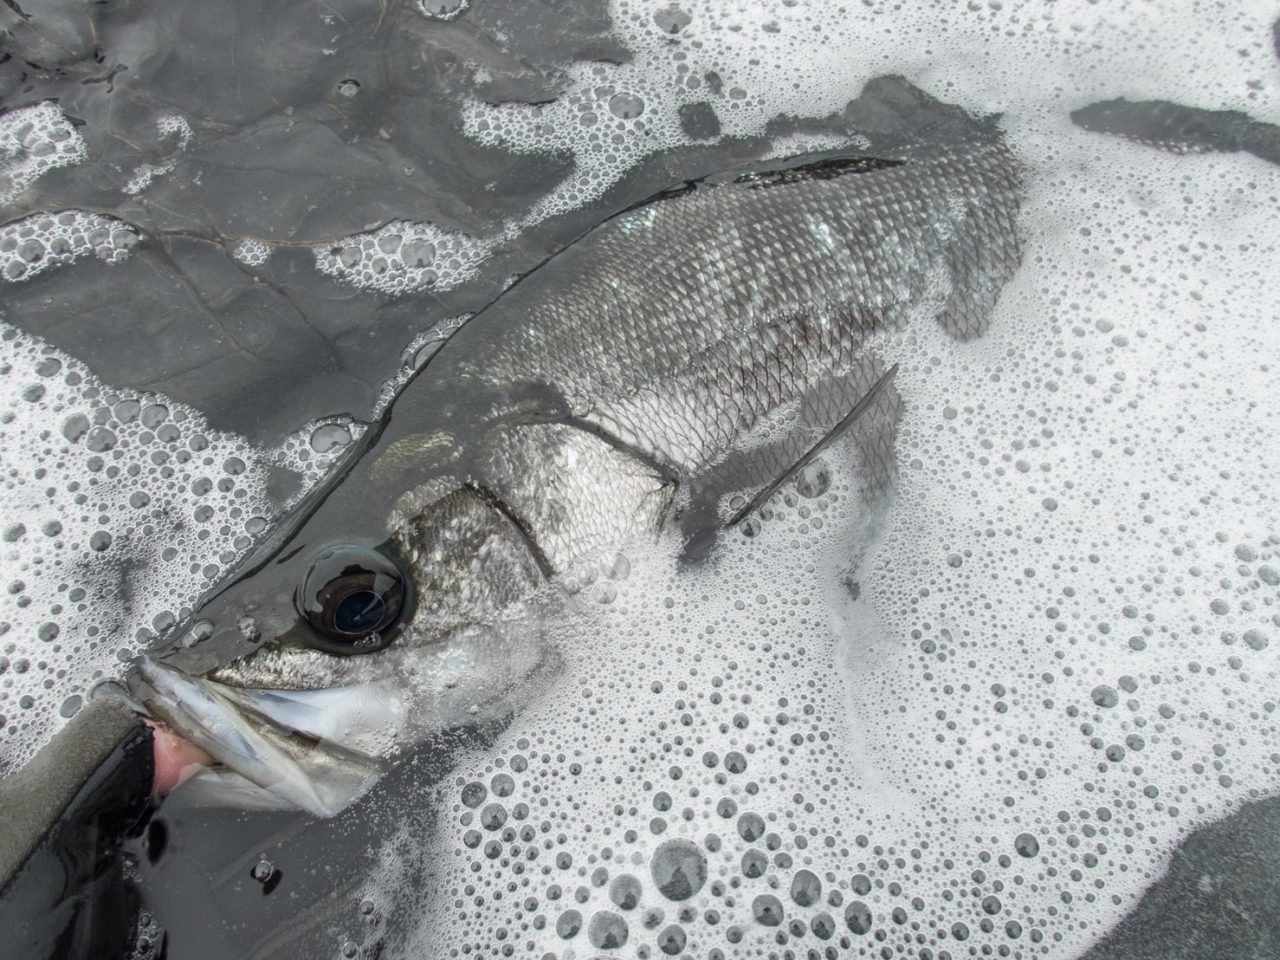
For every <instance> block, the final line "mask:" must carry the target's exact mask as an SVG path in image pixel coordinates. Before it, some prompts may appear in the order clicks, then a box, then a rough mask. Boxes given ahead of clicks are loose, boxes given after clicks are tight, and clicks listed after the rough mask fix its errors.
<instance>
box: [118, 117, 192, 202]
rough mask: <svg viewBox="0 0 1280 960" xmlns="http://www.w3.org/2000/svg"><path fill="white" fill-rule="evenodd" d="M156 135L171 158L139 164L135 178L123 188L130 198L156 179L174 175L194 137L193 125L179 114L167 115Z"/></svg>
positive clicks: (158, 122) (159, 125)
mask: <svg viewBox="0 0 1280 960" xmlns="http://www.w3.org/2000/svg"><path fill="white" fill-rule="evenodd" d="M156 134H157V138H158V139H159V141H160V143H161V144H162V145H163V146H164V147H165V148H166V150H167V152H168V153H169V154H170V156H169V158H168V159H167V160H164V161H162V162H160V163H143V164H139V165H138V166H137V167H136V168H135V169H134V171H133V176H131V177H130V178H129V181H128V183H126V184H125V185H124V188H123V192H124V193H126V194H128V195H129V196H136V195H137V194H139V193H141V192H142V191H143V190H145V189H147V187H149V186H151V183H152V181H154V180H155V178H156V177H160V176H164V175H165V174H167V173H172V172H173V169H174V167H176V166H177V164H178V160H177V156H178V154H180V153H182V152H183V151H184V150H186V149H187V147H188V146H189V145H190V143H191V137H192V135H193V134H192V130H191V124H190V123H188V122H187V119H186V118H185V117H183V116H179V115H178V114H167V115H165V116H163V117H160V118H159V119H158V120H157V121H156Z"/></svg>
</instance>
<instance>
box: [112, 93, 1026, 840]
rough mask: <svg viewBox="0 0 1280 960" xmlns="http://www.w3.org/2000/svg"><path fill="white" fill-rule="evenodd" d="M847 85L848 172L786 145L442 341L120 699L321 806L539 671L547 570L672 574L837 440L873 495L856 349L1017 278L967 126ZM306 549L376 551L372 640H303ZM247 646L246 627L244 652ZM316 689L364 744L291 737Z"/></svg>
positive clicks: (890, 424)
mask: <svg viewBox="0 0 1280 960" xmlns="http://www.w3.org/2000/svg"><path fill="white" fill-rule="evenodd" d="M864 98H865V99H866V103H864V104H862V106H861V107H860V108H859V109H858V110H855V105H851V106H850V113H849V116H850V117H858V116H861V118H862V120H864V121H865V122H866V123H867V124H868V126H869V129H870V131H871V132H877V137H871V138H870V139H871V142H873V143H876V142H877V141H880V143H879V146H878V147H877V155H875V156H873V157H867V156H858V157H851V156H831V155H828V156H824V157H820V158H812V157H809V158H798V159H795V160H793V161H790V162H787V163H784V164H777V165H774V166H775V168H774V169H767V170H761V169H757V170H754V171H748V172H746V173H745V174H744V173H738V174H737V175H736V176H735V175H730V176H727V177H718V178H715V179H714V180H713V181H708V182H706V183H703V184H699V185H695V186H691V187H689V188H687V189H685V190H683V191H682V192H680V193H678V194H675V195H667V196H664V197H662V198H659V199H656V200H654V201H651V202H649V203H648V204H645V205H643V206H640V207H637V208H634V209H631V210H629V211H626V212H624V213H622V214H619V215H617V216H615V217H613V218H611V219H609V220H606V221H605V222H603V223H602V224H600V225H599V226H597V227H596V228H594V229H593V230H591V231H589V232H588V233H587V234H585V235H584V236H583V237H581V238H580V239H579V240H578V241H577V242H576V243H574V244H572V245H571V246H569V247H568V248H566V249H565V250H563V251H561V252H560V253H558V254H556V255H555V256H554V257H552V258H551V259H550V260H548V261H547V262H546V263H545V264H543V265H542V266H541V267H539V268H538V269H537V270H535V271H533V272H532V273H530V274H528V275H527V276H525V277H524V278H522V279H521V281H520V282H519V283H517V284H515V285H514V286H513V287H512V288H511V289H510V290H508V291H507V292H506V293H505V294H504V295H503V296H502V297H500V298H499V299H498V300H496V301H495V302H494V303H493V304H492V305H490V306H489V307H488V308H487V309H485V310H484V311H482V312H481V313H480V314H478V315H477V316H476V317H474V318H473V319H472V320H470V321H469V322H468V323H467V324H465V325H464V326H463V327H462V328H461V329H460V330H459V331H458V332H457V333H455V334H454V335H453V336H452V337H451V338H450V339H449V340H448V342H446V343H445V345H444V346H443V347H442V348H441V349H440V350H439V352H437V353H436V354H435V355H434V356H433V357H432V358H431V359H430V361H429V362H428V363H427V365H426V367H425V368H424V369H423V370H422V371H421V372H420V373H419V375H418V376H416V377H415V378H414V379H413V380H412V381H411V382H410V383H409V384H408V385H407V386H406V387H405V389H404V390H403V391H402V393H401V394H400V395H399V396H398V397H397V398H396V400H395V402H394V404H393V405H392V406H391V408H390V410H389V412H388V414H387V419H386V420H385V422H384V423H383V424H381V425H380V430H379V431H378V432H376V433H374V434H372V436H374V437H376V438H377V442H376V444H375V445H374V446H373V447H372V449H370V450H369V451H368V452H367V454H366V455H365V456H364V457H363V458H362V459H361V460H360V461H358V462H356V463H355V464H354V465H353V466H352V467H351V469H350V472H349V473H347V474H346V475H345V477H344V478H343V479H342V481H341V482H339V483H336V484H335V485H334V486H332V487H331V488H330V489H328V490H327V491H326V492H325V494H324V499H323V501H322V502H320V503H318V504H317V505H316V506H315V509H314V510H313V511H312V512H310V513H307V514H306V515H305V516H304V517H303V519H302V520H301V522H300V523H299V524H298V525H297V526H296V527H294V528H292V529H291V530H290V531H289V532H288V534H287V536H282V537H280V538H278V540H277V542H276V544H275V545H274V546H272V547H271V548H270V550H267V551H266V552H267V554H268V555H267V556H265V557H259V558H256V559H255V560H254V561H253V566H252V567H251V575H247V576H244V577H242V578H240V579H239V580H237V581H235V582H233V583H232V584H231V585H230V586H229V587H227V588H226V589H225V590H223V591H222V592H220V593H218V594H216V595H215V596H214V597H212V598H211V599H210V600H209V601H207V602H206V604H205V606H204V607H203V608H202V609H201V610H200V611H198V612H197V616H200V617H203V618H207V619H208V621H209V622H210V623H212V624H214V634H213V636H212V638H211V639H210V640H206V641H204V642H203V644H201V645H200V647H198V648H197V649H194V650H192V651H187V652H186V654H187V655H189V657H190V658H191V660H192V663H191V665H189V666H183V665H182V663H181V657H182V656H183V655H184V654H183V652H181V651H179V652H178V653H177V654H175V658H174V662H173V663H172V664H166V665H157V664H155V663H154V662H153V661H150V660H148V661H146V663H145V665H144V666H143V667H140V670H139V674H140V676H141V678H142V679H141V680H140V681H139V682H138V683H137V684H136V686H137V690H136V694H137V696H138V699H139V700H141V701H142V702H144V703H146V704H148V705H149V707H150V708H151V709H152V710H154V711H155V712H156V714H157V715H158V716H161V717H163V718H164V719H165V720H166V721H167V722H169V723H170V724H171V725H172V726H173V727H174V728H175V729H176V730H177V731H179V732H180V733H182V734H183V735H184V736H186V737H188V739H191V740H192V741H193V742H195V743H197V744H198V745H199V746H201V747H202V748H203V749H205V750H207V751H208V752H209V754H210V755H212V756H213V757H215V758H217V759H219V760H221V761H222V762H223V763H225V764H226V765H227V766H228V767H230V768H231V769H232V770H236V771H238V772H239V773H240V774H241V775H242V776H243V777H245V778H248V779H249V780H251V781H252V782H253V783H255V784H257V786H258V787H260V788H263V789H264V790H266V791H267V792H268V793H269V794H272V795H274V796H276V797H278V798H283V799H285V800H287V801H290V802H293V803H297V804H301V805H303V806H305V807H307V809H310V810H312V812H314V813H317V814H320V815H326V816H327V815H331V814H332V813H333V812H335V811H336V810H338V809H340V808H341V807H342V806H343V805H344V804H345V803H348V802H350V800H351V799H353V798H354V797H355V796H356V795H358V793H359V791H360V790H362V789H364V788H365V787H366V786H367V785H368V784H369V783H370V782H372V778H373V777H374V776H375V775H376V774H375V773H374V772H371V771H376V769H378V768H379V765H380V764H382V763H384V762H387V761H389V759H390V758H391V757H392V756H393V755H395V754H396V753H397V752H398V751H402V750H404V749H405V748H407V747H409V746H411V745H412V744H414V743H416V742H418V741H420V740H422V739H424V738H426V737H428V736H430V735H432V734H433V733H435V732H438V731H440V730H442V729H447V728H450V727H456V726H464V725H468V724H474V723H476V722H478V718H483V717H503V716H508V715H509V714H510V712H511V711H512V710H514V709H517V708H518V706H517V702H518V700H519V698H520V697H521V696H524V695H526V694H523V693H521V692H520V691H523V690H526V689H527V688H528V687H529V684H528V682H527V681H528V678H529V677H530V676H531V675H532V674H534V673H536V672H544V671H545V670H546V669H549V667H548V665H549V664H552V663H553V662H554V660H555V650H554V648H553V646H552V645H551V644H550V642H549V640H547V639H546V638H545V637H544V636H543V634H542V629H541V627H540V623H541V618H542V617H543V616H544V614H546V613H547V611H549V610H551V609H559V608H560V605H561V604H562V603H564V602H567V601H566V600H565V596H564V595H563V592H562V591H559V590H558V588H557V585H556V584H557V581H559V580H560V579H562V578H564V577H566V576H567V575H575V576H576V575H577V574H578V573H579V572H582V573H585V574H587V575H588V576H590V574H589V568H590V566H591V565H592V564H595V563H596V562H597V561H599V560H602V559H605V558H607V556H608V555H609V553H610V552H612V551H616V550H617V549H619V548H620V547H622V546H623V545H624V544H625V543H626V542H627V540H628V538H631V537H636V536H643V537H649V538H652V537H653V536H654V535H655V534H656V533H657V532H658V531H659V530H661V529H662V528H663V527H664V526H666V525H669V524H675V523H678V525H679V534H680V536H682V537H683V543H684V551H683V554H682V556H683V559H684V561H685V562H697V561H698V560H700V559H701V558H704V557H706V556H707V555H708V554H709V551H710V550H711V549H712V548H713V547H714V544H715V539H716V536H717V535H718V533H719V532H720V531H722V530H723V529H724V528H725V527H726V525H733V524H736V523H737V522H738V521H739V520H741V519H743V518H744V517H745V515H746V514H747V513H749V512H750V510H751V509H753V508H754V507H756V506H757V505H758V504H760V503H763V502H764V499H766V498H767V497H768V496H769V495H770V494H771V492H772V491H773V490H774V489H775V488H776V485H777V484H778V483H779V482H781V481H782V480H785V479H787V478H789V477H790V476H792V472H793V471H794V469H795V468H796V467H797V466H798V465H802V464H804V463H805V462H806V459H807V458H808V457H809V456H811V455H812V453H813V452H814V451H815V450H818V449H820V448H821V447H822V445H823V444H825V443H827V442H828V441H830V440H831V439H832V438H833V437H834V436H836V435H837V434H838V435H840V436H842V437H845V438H846V439H847V440H848V441H849V442H850V443H851V445H852V448H853V450H854V452H855V454H856V459H855V461H854V462H855V463H856V465H857V466H856V470H857V475H856V476H851V477H847V478H845V480H846V482H847V484H848V486H849V487H851V488H852V489H853V490H854V491H855V495H856V496H860V497H862V498H863V500H864V502H866V503H870V502H874V501H876V500H877V499H878V498H879V497H880V495H881V494H882V493H883V492H884V491H885V489H886V488H887V487H888V486H889V485H890V482H891V479H892V476H893V441H894V436H895V433H896V430H897V423H898V419H899V412H900V409H901V403H902V399H901V398H900V397H899V396H898V394H897V393H896V391H895V390H894V388H893V383H892V381H893V369H888V370H886V360H885V358H882V357H880V356H878V355H877V353H876V350H875V349H873V348H872V345H871V342H870V341H871V338H872V337H873V336H876V335H878V334H879V333H880V332H881V331H892V330H897V329H901V328H903V327H904V326H907V325H910V324H913V323H934V322H936V323H939V324H941V326H942V328H943V329H944V330H945V331H946V332H947V333H948V334H950V335H951V336H954V337H957V338H961V339H964V338H970V337H973V336H976V335H978V334H980V333H981V332H982V330H983V329H984V327H985V325H986V323H987V322H988V319H989V316H990V313H991V309H992V307H993V306H994V304H995V302H996V299H997V297H998V296H999V293H1000V290H1001V288H1002V287H1003V285H1004V283H1005V282H1006V281H1007V280H1008V278H1009V277H1010V276H1011V275H1012V274H1013V272H1014V270H1016V269H1017V266H1018V263H1019V257H1020V247H1019V240H1018V234H1017V229H1016V218H1017V214H1018V207H1019V202H1020V194H1019V189H1020V187H1019V184H1020V170H1019V166H1018V164H1017V162H1016V161H1015V159H1014V158H1013V157H1012V155H1011V154H1010V153H1009V151H1008V149H1007V147H1006V146H1005V144H1004V141H1003V138H1002V135H1001V133H1000V131H999V129H998V128H997V126H996V125H995V123H994V122H993V120H992V119H990V118H972V117H969V116H968V115H966V114H963V113H962V112H961V111H959V110H958V109H957V108H954V107H947V106H945V105H942V104H939V103H937V102H936V101H933V100H931V99H930V98H928V97H927V96H925V95H924V94H921V93H920V92H919V91H915V90H913V89H912V88H910V87H909V85H907V84H906V83H905V82H904V81H901V80H898V79H892V78H890V79H885V80H881V81H876V82H875V83H873V84H870V85H868V93H866V94H864ZM859 110H861V113H859ZM913 125H915V126H916V127H918V128H919V131H918V132H919V133H920V134H921V135H919V136H909V135H905V134H902V133H901V132H897V133H894V132H892V131H893V130H895V129H898V128H901V129H905V130H910V129H911V128H912V127H913ZM925 134H933V136H929V135H925ZM735 498H738V499H735ZM748 532H749V531H748ZM342 544H353V545H355V546H354V547H341V546H340V545H342ZM286 548H287V549H286ZM330 548H332V549H339V550H340V549H364V550H369V549H370V548H376V549H378V550H382V551H385V555H386V556H390V557H393V558H395V559H396V562H397V567H396V569H398V570H399V571H400V573H401V576H402V577H403V580H404V581H405V584H406V586H407V590H406V593H407V595H409V596H411V597H412V598H413V600H412V602H411V612H410V613H409V614H408V615H407V616H405V617H403V618H402V620H401V622H400V623H398V624H394V623H393V624H392V625H391V626H390V627H388V628H384V629H388V630H391V631H394V632H392V633H388V634H386V635H383V634H377V635H373V636H372V638H371V642H370V643H369V644H368V648H369V650H371V652H365V653H361V654H359V655H351V656H341V655H336V654H335V652H334V651H333V650H332V649H329V648H324V647H323V646H322V645H319V644H317V643H314V642H308V640H307V637H308V636H311V634H309V633H308V630H310V629H312V628H311V627H308V626H307V624H306V623H304V622H302V621H300V619H299V616H298V611H297V607H296V601H295V600H294V597H295V595H296V591H297V590H298V589H299V584H303V583H305V582H306V580H305V578H306V577H307V576H308V575H309V572H310V571H311V570H312V569H313V564H314V563H316V560H315V558H317V557H320V556H322V555H324V554H322V553H321V552H320V551H321V550H323V549H330ZM271 551H274V553H272V552H271ZM246 621H247V622H249V623H250V624H251V625H252V628H253V629H252V630H250V631H246V630H245V628H244V624H245V623H246ZM246 632H248V633H251V634H252V633H256V634H257V635H259V636H260V637H261V638H262V642H260V643H259V644H258V645H257V646H256V647H254V648H253V649H251V650H250V651H248V652H247V655H246V649H245V648H246V641H245V639H244V635H245V634H246ZM314 639H315V638H314V637H313V640H314ZM362 639H369V638H362ZM384 641H385V642H384ZM211 659H214V660H215V661H216V662H215V663H214V664H212V665H210V663H209V661H210V660H211ZM148 676H150V677H151V678H152V681H148V680H147V679H146V678H147V677H148ZM148 684H150V687H148ZM157 685H158V686H159V687H160V688H163V690H165V691H169V693H168V694H163V693H160V692H158V691H157ZM388 689H390V690H393V691H395V697H394V698H393V699H392V700H388V699H387V697H386V693H385V691H387V690H388ZM233 691H238V692H233ZM273 691H274V692H275V693H277V694H280V693H284V692H289V696H288V697H283V698H282V697H281V696H277V695H273V694H272V692H273ZM379 691H381V692H379ZM371 698H372V699H371ZM179 701H180V702H179ZM286 702H287V704H288V707H287V709H286V708H285V707H282V706H281V704H284V703H286ZM322 702H323V711H330V712H332V711H335V710H339V709H340V711H341V714H340V715H341V716H343V717H349V718H350V722H351V724H352V727H351V728H352V729H353V730H363V731H364V734H362V735H365V736H366V739H365V740H361V741H359V742H358V743H357V742H356V741H354V740H350V738H347V739H344V738H343V736H342V735H340V734H333V735H332V736H333V737H335V738H336V739H334V742H333V743H332V744H331V745H329V744H327V743H326V741H324V740H319V741H317V740H316V739H315V737H314V736H312V737H311V739H308V740H306V743H305V744H304V745H303V746H302V747H300V746H299V745H298V742H297V737H296V736H294V734H295V733H296V732H298V729H299V728H298V727H297V726H296V724H297V723H298V722H301V721H300V720H299V719H298V718H299V717H303V716H314V715H317V711H318V710H320V709H321V708H320V706H319V705H320V704H321V703H322ZM184 703H185V704H189V705H193V706H191V709H190V710H187V709H186V708H184V707H183V706H182V704H184ZM388 704H391V705H393V706H394V709H393V710H391V713H390V714H388V713H387V710H388V709H389V707H388ZM246 705H247V706H246ZM375 707H376V708H379V709H381V711H382V712H377V711H376V710H374V708H375ZM192 711H198V715H197V713H194V712H192ZM370 711H374V713H370ZM375 714H376V716H378V717H384V716H388V715H390V716H393V720H394V724H395V726H394V727H388V729H387V731H386V735H385V737H383V738H382V739H381V740H379V741H378V742H380V743H385V744H386V745H387V747H386V752H385V753H377V752H375V753H369V752H368V748H367V746H366V744H367V742H370V741H368V740H367V734H368V732H369V731H368V729H367V728H368V726H369V724H368V723H366V722H364V720H363V719H362V718H365V717H367V716H373V715H375ZM378 722H383V721H378ZM392 722H393V721H392V720H387V721H385V723H384V725H385V724H391V723H392ZM236 731H239V732H240V733H241V734H242V735H241V736H239V737H236V738H234V740H235V744H238V746H237V747H236V748H235V749H232V746H229V745H224V743H223V739H224V738H225V737H226V736H230V735H231V734H234V733H235V732H236ZM353 736H354V734H353ZM349 740H350V742H348V741H349ZM227 744H231V741H230V740H227ZM246 744H248V745H249V746H246ZM255 744H256V745H257V746H256V747H255V746H253V745H255ZM272 758H274V759H272ZM356 761H359V762H358V763H357V762H356ZM273 771H275V772H273ZM197 779H199V778H197ZM226 779H227V778H226V777H223V778H222V780H221V781H219V782H220V783H222V784H223V785H224V786H225V783H226Z"/></svg>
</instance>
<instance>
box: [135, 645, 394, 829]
mask: <svg viewBox="0 0 1280 960" xmlns="http://www.w3.org/2000/svg"><path fill="white" fill-rule="evenodd" d="M134 667H135V669H134V670H133V671H132V672H131V674H130V677H129V688H130V693H131V694H132V696H133V697H134V698H135V699H136V700H137V701H138V702H139V703H140V704H141V705H142V706H143V707H145V708H146V710H147V711H148V712H149V713H150V714H151V716H152V717H153V718H155V719H157V720H160V721H163V722H164V723H165V724H167V725H168V726H169V727H170V728H172V729H173V731H174V732H176V733H177V734H179V735H180V736H182V737H183V738H185V739H186V740H188V741H190V742H191V743H192V744H194V745H195V746H197V747H199V748H200V749H202V750H204V751H205V752H206V753H207V754H209V756H210V757H212V758H213V760H214V761H216V762H217V763H218V764H219V765H220V767H221V769H219V768H216V767H215V768H213V769H211V770H208V771H201V772H200V773H198V774H197V775H196V776H195V777H194V778H193V782H196V781H204V784H205V785H206V786H210V785H214V784H216V785H217V789H215V791H214V792H215V793H217V792H223V793H232V794H236V795H237V799H238V800H239V801H240V802H243V801H244V798H245V796H246V795H249V794H252V793H254V792H255V789H254V788H257V789H256V792H257V793H262V792H264V791H265V792H266V793H267V794H268V795H269V796H268V797H265V798H264V797H261V796H259V797H258V801H259V803H258V805H265V806H272V805H274V806H281V805H291V806H294V807H299V808H301V809H303V810H305V811H307V812H308V813H311V814H313V815H314V816H317V817H332V816H334V815H335V814H337V813H339V812H341V811H342V810H343V809H345V808H346V807H347V806H349V805H350V804H351V803H353V802H354V801H355V800H356V799H358V798H359V797H360V796H361V795H362V794H363V793H364V792H365V791H367V790H368V789H369V787H371V786H372V785H373V784H374V782H376V781H377V780H378V778H379V777H380V776H381V774H382V773H383V772H384V766H383V763H382V761H381V760H380V759H379V758H380V755H381V754H383V753H384V752H385V749H386V747H387V745H389V744H390V743H392V742H393V741H394V738H395V734H396V732H397V731H398V730H399V729H400V727H401V724H402V721H403V708H402V706H401V703H400V700H399V698H398V697H396V696H395V695H394V693H393V692H392V691H390V690H388V689H383V686H382V685H381V684H363V685H361V686H360V687H328V688H324V689H316V690H266V689H261V690H260V689H250V688H242V687H232V686H228V685H226V684H223V683H218V682H217V681H214V680H210V679H208V678H206V677H199V676H192V675H191V674H188V673H185V672H183V671H181V670H179V669H176V668H175V667H173V666H170V665H168V664H165V663H161V662H159V661H157V660H152V659H150V658H147V657H142V658H140V659H139V660H138V661H136V663H135V665H134ZM272 798H274V799H275V800H276V801H277V802H276V803H275V804H272V803H270V800H271V799H272ZM263 801H266V802H263Z"/></svg>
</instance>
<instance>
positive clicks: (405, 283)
mask: <svg viewBox="0 0 1280 960" xmlns="http://www.w3.org/2000/svg"><path fill="white" fill-rule="evenodd" d="M497 243H498V240H497V239H477V238H474V237H468V236H466V235H465V234H461V233H458V232H456V231H449V230H444V229H441V228H440V227H438V226H436V225H435V224H432V223H413V222H410V221H407V220H395V221H393V222H391V223H388V224H384V225H383V226H381V227H379V228H378V229H377V230H373V231H370V232H368V233H357V234H353V235H351V236H349V237H344V238H343V239H341V240H338V241H336V242H334V243H324V244H319V245H318V246H316V247H315V248H314V251H315V257H316V269H317V270H319V271H320V272H321V273H323V274H325V275H326V276H331V277H335V278H337V279H339V280H342V281H344V282H346V283H349V284H351V285H352V286H356V287H363V288H365V289H370V290H378V291H380V292H382V293H386V294H389V295H391V296H399V295H401V294H404V293H408V292H411V291H413V290H421V289H426V288H435V289H439V290H448V289H450V288H451V287H456V286H457V285H458V284H460V283H462V282H463V281H464V280H468V279H470V278H471V277H473V276H475V273H476V270H477V269H478V268H479V266H480V264H481V263H483V262H484V260H485V259H486V258H487V257H488V256H489V254H490V253H491V252H492V251H493V248H494V247H495V246H496V244H497Z"/></svg>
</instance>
